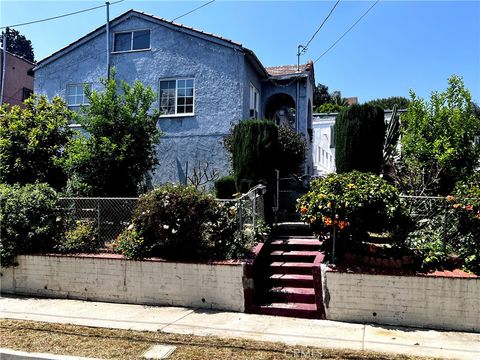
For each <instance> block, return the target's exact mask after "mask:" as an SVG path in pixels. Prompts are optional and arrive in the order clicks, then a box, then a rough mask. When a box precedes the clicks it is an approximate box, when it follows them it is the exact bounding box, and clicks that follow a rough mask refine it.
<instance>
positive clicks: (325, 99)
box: [313, 83, 332, 108]
mask: <svg viewBox="0 0 480 360" xmlns="http://www.w3.org/2000/svg"><path fill="white" fill-rule="evenodd" d="M331 100H332V99H331V96H330V94H329V92H328V86H326V85H323V84H320V83H319V84H317V86H315V88H314V89H313V107H314V108H317V107H318V106H320V105H323V104H326V103H329V102H330V101H331Z"/></svg>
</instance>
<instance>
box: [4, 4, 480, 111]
mask: <svg viewBox="0 0 480 360" xmlns="http://www.w3.org/2000/svg"><path fill="white" fill-rule="evenodd" d="M113 1H114V0H111V2H113ZM205 2H206V1H174V2H172V1H140V0H125V1H123V2H122V3H119V4H116V5H112V6H111V11H110V14H111V18H114V17H115V16H117V15H120V14H121V13H123V12H124V11H126V10H128V9H131V8H133V9H137V10H142V11H145V12H147V13H152V14H155V15H157V16H161V17H164V18H166V19H173V18H175V17H177V16H179V15H181V14H183V13H185V12H187V11H189V10H191V9H193V8H195V7H197V6H200V5H201V4H203V3H205ZM103 3H104V2H103V1H42V0H37V1H22V0H15V1H6V0H0V24H1V26H6V25H11V24H16V23H19V22H26V21H30V20H36V19H40V18H44V17H50V16H55V15H60V14H63V13H67V12H72V11H77V10H82V9H84V8H88V7H92V6H95V5H100V4H103ZM333 4H334V1H308V2H303V1H279V2H277V1H227V0H217V1H215V2H213V3H212V4H209V5H208V6H205V7H204V8H202V9H200V10H198V11H196V12H194V13H192V14H190V15H187V16H185V17H183V18H182V19H180V20H178V22H180V23H183V24H185V25H188V26H193V27H195V28H198V29H201V30H204V31H207V32H212V33H215V34H218V35H221V36H224V37H226V38H230V39H232V40H235V41H238V42H240V43H242V44H243V45H244V46H245V47H247V48H249V49H252V50H253V51H254V52H255V53H256V54H257V56H258V57H259V59H260V60H261V61H262V63H263V64H264V65H265V66H275V65H285V64H294V63H296V50H297V45H298V44H305V43H306V42H307V41H308V40H309V39H310V37H311V36H312V35H313V33H314V32H315V30H316V29H317V27H318V26H319V25H320V23H321V22H322V20H323V19H324V18H325V16H326V15H327V14H328V12H329V11H330V9H331V8H332V6H333ZM372 4H373V1H340V3H339V5H338V6H337V8H336V9H335V11H334V12H333V14H332V16H331V17H330V19H329V20H328V21H327V22H326V24H325V25H324V26H323V28H322V29H321V30H320V32H319V33H318V34H317V36H316V37H315V39H314V40H313V41H312V43H311V44H310V46H309V49H308V51H307V53H306V54H305V55H304V56H302V62H306V61H307V60H308V59H313V60H315V59H317V58H318V57H319V56H320V55H321V54H322V53H323V52H324V51H325V50H326V49H327V48H328V47H329V46H330V45H331V44H332V43H333V42H335V41H336V40H337V39H338V38H339V37H340V36H341V35H342V34H343V33H344V31H345V30H347V29H348V28H349V27H350V26H351V25H352V24H353V23H354V22H355V21H356V19H358V18H359V17H360V16H361V15H362V14H363V13H364V12H365V11H366V10H367V9H368V8H369V7H370V6H371V5H372ZM104 21H105V10H104V9H98V10H94V11H92V12H88V13H83V14H79V15H74V16H72V17H67V18H63V19H58V20H52V21H49V22H44V23H39V24H34V25H28V26H24V27H18V28H17V30H19V31H20V32H21V33H22V34H24V35H25V36H26V37H27V38H28V39H30V40H31V41H32V43H33V47H34V51H35V56H36V59H37V60H40V59H42V58H44V57H46V56H48V55H49V54H51V53H53V52H54V51H56V50H58V49H60V48H62V47H63V46H65V45H67V44H69V43H70V42H73V41H75V40H76V39H78V38H79V37H81V36H83V35H85V34H86V33H88V32H89V31H91V30H93V29H94V28H96V27H98V26H100V25H102V24H103V23H104ZM452 74H457V75H460V76H462V77H463V78H464V81H465V84H466V86H467V87H468V88H469V89H470V91H471V93H472V96H473V99H474V100H475V101H476V102H477V103H480V1H465V2H462V1H452V2H450V1H388V0H382V1H380V2H379V3H378V4H377V5H376V6H375V7H374V8H373V9H372V10H371V11H370V13H369V14H368V15H367V16H366V17H365V18H364V19H363V20H362V21H361V22H360V23H359V24H358V25H357V26H356V27H355V28H354V29H353V30H352V31H351V32H350V33H348V34H347V35H346V36H345V37H344V38H343V39H342V40H341V41H340V42H339V43H338V44H337V45H336V46H335V47H334V48H333V49H332V50H330V51H329V52H328V53H327V54H326V55H324V56H323V57H322V58H321V59H320V60H319V61H317V62H316V63H315V77H316V81H317V83H322V84H325V85H327V86H328V87H329V90H331V91H333V90H340V91H342V95H343V96H358V98H359V101H360V102H364V101H368V100H370V99H375V98H379V97H388V96H408V91H409V89H413V90H415V92H416V93H417V94H418V95H420V96H422V97H428V96H429V94H430V92H431V91H433V90H438V91H442V90H444V89H445V88H446V86H447V78H448V77H449V76H450V75H452Z"/></svg>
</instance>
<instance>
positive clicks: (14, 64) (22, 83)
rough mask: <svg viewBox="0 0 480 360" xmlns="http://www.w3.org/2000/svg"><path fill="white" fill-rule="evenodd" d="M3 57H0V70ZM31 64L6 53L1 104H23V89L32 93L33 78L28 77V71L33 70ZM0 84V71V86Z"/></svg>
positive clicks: (0, 80)
mask: <svg viewBox="0 0 480 360" xmlns="http://www.w3.org/2000/svg"><path fill="white" fill-rule="evenodd" d="M2 62H3V56H0V70H1V69H2V67H3V65H2ZM33 66H34V65H33V64H32V63H30V62H29V61H26V60H23V59H21V58H19V57H17V56H15V55H12V54H10V53H8V52H7V56H6V67H5V86H4V90H3V91H4V94H3V97H4V99H3V102H4V103H8V104H10V105H22V104H23V100H24V99H23V88H27V89H29V90H32V91H33V76H30V75H28V71H29V70H30V69H32V68H33ZM1 83H2V78H1V71H0V86H1Z"/></svg>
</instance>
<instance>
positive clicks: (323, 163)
mask: <svg viewBox="0 0 480 360" xmlns="http://www.w3.org/2000/svg"><path fill="white" fill-rule="evenodd" d="M396 112H397V114H401V113H404V112H406V110H405V109H403V110H397V111H396ZM392 114H393V111H392V110H385V111H384V119H385V124H388V123H389V122H390V120H391V119H392ZM337 115H338V113H318V114H313V121H312V128H313V142H312V157H313V174H314V175H315V176H326V175H327V174H330V173H333V172H335V141H334V139H335V131H334V129H335V120H336V118H337Z"/></svg>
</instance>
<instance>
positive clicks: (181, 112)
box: [177, 106, 185, 114]
mask: <svg viewBox="0 0 480 360" xmlns="http://www.w3.org/2000/svg"><path fill="white" fill-rule="evenodd" d="M184 112H185V107H183V106H177V113H178V114H183V113H184Z"/></svg>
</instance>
